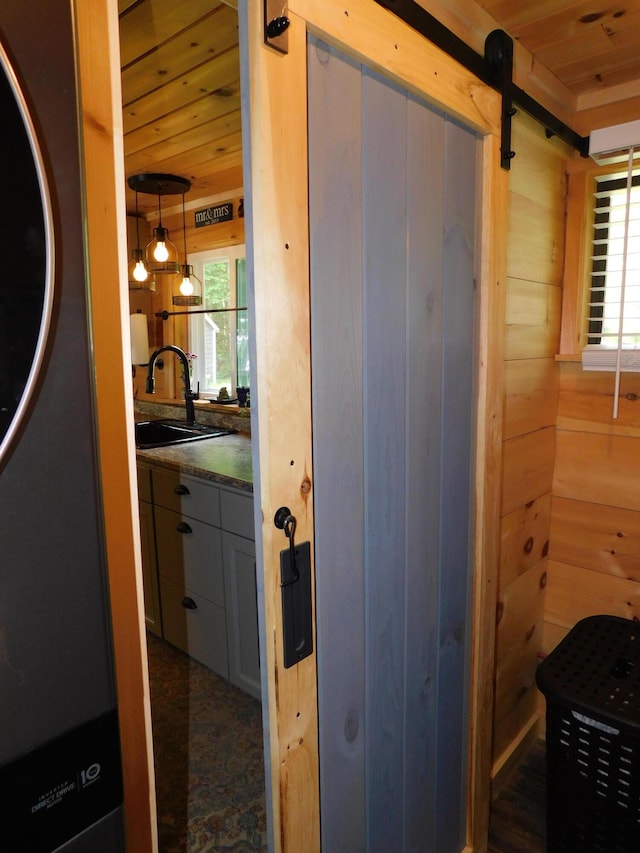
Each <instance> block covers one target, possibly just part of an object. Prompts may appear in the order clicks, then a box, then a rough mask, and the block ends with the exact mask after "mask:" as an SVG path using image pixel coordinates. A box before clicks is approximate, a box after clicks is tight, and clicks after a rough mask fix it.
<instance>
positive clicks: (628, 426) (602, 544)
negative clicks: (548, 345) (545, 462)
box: [543, 363, 640, 653]
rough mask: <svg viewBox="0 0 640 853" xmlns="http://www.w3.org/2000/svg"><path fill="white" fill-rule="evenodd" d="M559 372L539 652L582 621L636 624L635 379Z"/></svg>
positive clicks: (639, 414) (639, 589)
mask: <svg viewBox="0 0 640 853" xmlns="http://www.w3.org/2000/svg"><path fill="white" fill-rule="evenodd" d="M613 392H614V374H613V373H600V372H597V373H587V372H584V371H583V370H582V367H581V365H580V364H572V363H564V364H562V365H561V371H560V396H559V406H558V420H557V455H556V466H555V474H554V479H553V497H552V503H551V544H550V548H549V571H548V584H547V601H546V606H545V626H544V643H543V652H545V653H548V652H550V651H551V650H552V649H553V648H554V647H555V645H556V644H557V643H558V642H559V641H560V640H561V639H562V638H563V637H564V636H565V635H566V633H567V632H568V631H569V630H570V629H571V628H572V627H573V625H574V624H575V623H576V622H577V621H578V620H580V619H582V618H584V617H585V616H591V615H594V614H611V615H616V616H623V617H625V618H627V619H638V618H640V488H639V486H638V482H639V477H640V375H638V374H636V373H625V374H623V375H622V381H621V387H620V401H619V413H618V418H617V420H615V421H614V420H613V418H612V409H613Z"/></svg>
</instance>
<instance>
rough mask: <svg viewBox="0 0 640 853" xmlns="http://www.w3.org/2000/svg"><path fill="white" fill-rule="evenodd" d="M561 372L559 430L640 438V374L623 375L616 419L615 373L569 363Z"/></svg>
mask: <svg viewBox="0 0 640 853" xmlns="http://www.w3.org/2000/svg"><path fill="white" fill-rule="evenodd" d="M561 375H562V381H561V385H560V399H559V410H558V420H557V425H558V428H559V429H564V430H576V431H581V432H601V433H605V434H616V435H632V436H637V437H640V374H638V373H623V374H622V376H621V377H620V394H619V397H618V417H617V419H616V420H615V421H614V420H613V419H612V411H613V392H614V374H613V373H604V372H592V371H584V370H583V369H582V365H581V364H572V363H565V364H563V365H562V368H561Z"/></svg>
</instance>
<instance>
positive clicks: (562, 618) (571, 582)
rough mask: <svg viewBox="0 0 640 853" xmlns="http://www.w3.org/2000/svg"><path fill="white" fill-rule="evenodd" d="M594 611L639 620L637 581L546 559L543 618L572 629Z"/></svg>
mask: <svg viewBox="0 0 640 853" xmlns="http://www.w3.org/2000/svg"><path fill="white" fill-rule="evenodd" d="M598 614H608V615H611V616H623V617H624V618H625V619H640V584H638V583H637V582H636V581H632V580H627V579H626V578H614V577H611V576H610V575H605V574H603V573H602V572H592V571H590V570H589V569H583V568H580V567H579V566H572V565H568V564H567V563H558V562H556V561H554V560H549V568H548V575H547V598H546V604H545V619H546V620H547V621H549V622H553V623H555V624H556V625H560V626H562V627H564V628H573V626H574V625H575V624H576V622H578V621H579V620H580V619H584V618H585V617H586V616H596V615H598Z"/></svg>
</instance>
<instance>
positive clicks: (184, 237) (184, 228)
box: [182, 193, 188, 272]
mask: <svg viewBox="0 0 640 853" xmlns="http://www.w3.org/2000/svg"><path fill="white" fill-rule="evenodd" d="M182 242H183V246H184V265H185V267H187V265H188V261H187V220H186V217H185V213H184V193H182ZM185 272H186V270H185Z"/></svg>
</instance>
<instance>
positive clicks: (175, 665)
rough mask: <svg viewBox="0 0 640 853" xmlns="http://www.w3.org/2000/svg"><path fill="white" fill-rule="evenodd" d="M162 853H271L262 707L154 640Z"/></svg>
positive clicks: (150, 638)
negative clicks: (265, 852) (265, 790)
mask: <svg viewBox="0 0 640 853" xmlns="http://www.w3.org/2000/svg"><path fill="white" fill-rule="evenodd" d="M148 653H149V676H150V682H151V707H152V717H153V744H154V756H155V763H156V788H157V800H158V834H159V846H160V853H209V851H228V853H252V851H266V850H267V840H266V839H267V832H266V813H265V794H264V761H263V746H262V715H261V708H260V703H259V702H258V701H257V700H256V699H254V698H253V697H252V696H249V695H248V694H247V693H244V691H242V690H239V689H238V688H236V687H234V686H233V685H232V684H230V683H229V682H228V681H225V680H224V679H223V678H220V677H219V676H218V675H216V674H215V673H213V672H212V671H211V670H209V669H207V667H205V666H202V664H200V663H198V662H197V661H194V660H192V659H191V658H189V657H188V656H187V655H185V654H183V653H182V652H181V651H179V650H178V649H176V648H174V647H173V646H171V645H169V644H168V643H166V642H164V641H163V640H159V639H157V638H156V637H154V636H153V635H148Z"/></svg>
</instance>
